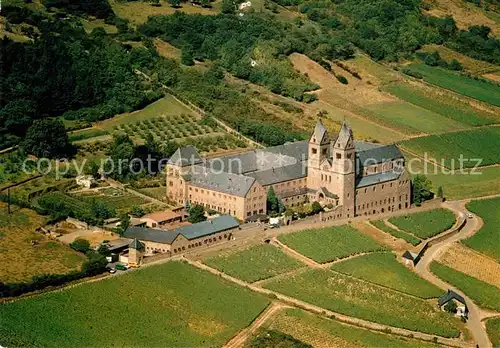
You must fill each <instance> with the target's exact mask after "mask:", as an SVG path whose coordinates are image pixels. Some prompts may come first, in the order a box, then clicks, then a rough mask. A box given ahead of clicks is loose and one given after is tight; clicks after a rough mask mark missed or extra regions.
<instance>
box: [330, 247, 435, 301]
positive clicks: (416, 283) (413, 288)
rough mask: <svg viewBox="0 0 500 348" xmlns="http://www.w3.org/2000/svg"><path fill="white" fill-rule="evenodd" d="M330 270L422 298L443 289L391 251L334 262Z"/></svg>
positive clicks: (433, 295) (431, 296)
mask: <svg viewBox="0 0 500 348" xmlns="http://www.w3.org/2000/svg"><path fill="white" fill-rule="evenodd" d="M332 270H334V271H337V272H340V273H344V274H347V275H350V276H353V277H355V278H360V279H363V280H366V281H369V282H372V283H375V284H379V285H383V286H386V287H389V288H391V289H394V290H399V291H401V292H405V293H407V294H410V295H414V296H417V297H421V298H424V299H428V298H433V297H439V296H440V295H442V293H443V291H442V290H441V289H439V288H437V287H436V286H434V285H432V284H431V283H429V282H428V281H426V280H424V279H422V278H420V277H419V276H418V275H417V274H416V273H415V272H412V271H411V270H409V269H408V268H406V267H405V266H404V265H402V264H401V263H399V262H398V261H396V256H395V255H394V254H392V253H373V254H367V255H361V256H358V257H356V258H353V259H349V260H346V261H342V262H339V263H335V264H333V265H332Z"/></svg>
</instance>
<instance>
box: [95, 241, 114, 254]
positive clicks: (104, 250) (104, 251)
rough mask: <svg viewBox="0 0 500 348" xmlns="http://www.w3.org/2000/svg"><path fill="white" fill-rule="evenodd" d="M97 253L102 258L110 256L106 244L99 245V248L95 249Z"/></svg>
mask: <svg viewBox="0 0 500 348" xmlns="http://www.w3.org/2000/svg"><path fill="white" fill-rule="evenodd" d="M97 252H98V253H99V254H101V255H102V256H110V255H111V251H109V248H108V246H107V245H106V244H101V245H99V248H97Z"/></svg>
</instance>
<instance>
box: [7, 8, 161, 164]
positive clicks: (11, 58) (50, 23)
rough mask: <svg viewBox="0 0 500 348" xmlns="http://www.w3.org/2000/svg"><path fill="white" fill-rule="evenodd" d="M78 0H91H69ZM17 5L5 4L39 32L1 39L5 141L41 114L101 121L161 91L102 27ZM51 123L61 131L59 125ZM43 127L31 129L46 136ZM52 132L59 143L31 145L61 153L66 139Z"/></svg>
mask: <svg viewBox="0 0 500 348" xmlns="http://www.w3.org/2000/svg"><path fill="white" fill-rule="evenodd" d="M77 2H78V3H86V2H85V1H82V2H80V1H74V2H73V1H70V2H69V3H75V4H76V3H77ZM61 3H63V2H61ZM66 3H68V2H67V1H66ZM16 9H18V8H17V7H7V8H3V9H2V14H4V13H5V15H6V17H8V18H14V19H15V20H16V21H21V22H24V21H26V22H29V23H31V24H32V25H34V26H36V27H37V28H38V30H37V32H38V33H39V34H38V36H37V37H36V38H34V40H33V41H32V42H23V43H21V42H14V41H11V40H10V39H8V38H3V39H1V40H0V59H1V61H0V64H1V65H2V79H1V80H0V91H1V94H2V98H0V137H1V138H3V139H0V143H2V142H4V141H5V140H4V139H7V138H10V139H12V137H15V138H16V137H17V139H18V142H19V141H20V139H22V138H23V137H25V136H26V134H28V133H29V132H30V127H32V126H33V127H35V121H37V120H43V119H47V118H49V117H56V116H61V115H64V117H65V118H67V119H71V120H81V119H85V120H88V121H96V120H100V119H104V118H108V117H112V116H114V115H115V114H117V113H122V112H130V111H133V110H136V109H138V108H141V107H143V106H145V105H147V104H149V103H150V102H151V101H153V100H156V99H158V98H159V97H161V96H162V93H161V90H160V88H159V87H158V86H151V85H147V84H145V83H144V82H143V81H142V80H141V78H140V77H139V76H138V75H137V74H136V73H135V72H134V64H135V62H134V59H136V58H137V57H136V56H134V55H132V54H130V52H129V51H128V49H127V48H126V47H124V46H123V45H121V44H120V43H118V42H116V41H115V40H114V39H113V38H111V37H108V36H106V34H105V32H104V31H103V29H102V28H97V29H95V30H94V31H93V32H92V33H90V34H87V33H86V32H85V30H84V29H83V27H82V26H81V25H79V24H78V22H77V21H76V20H73V19H68V20H66V21H62V20H57V19H52V18H51V17H50V16H48V15H44V14H41V13H34V12H31V11H29V10H27V9H26V8H23V10H22V11H20V10H16ZM4 11H5V12H4ZM10 13H14V14H15V15H12V14H10ZM18 17H19V18H18ZM49 126H54V127H56V128H55V130H56V131H59V128H60V127H59V125H56V124H55V123H53V124H51V125H49ZM43 127H45V125H44V124H39V125H38V127H37V128H36V129H34V130H33V131H32V133H35V134H33V136H34V139H38V138H39V136H42V137H43V138H47V136H46V135H43V134H41V132H42V128H43ZM47 131H48V129H47ZM53 138H54V139H52V141H57V143H52V144H48V146H47V147H46V150H44V151H39V150H37V149H36V148H37V146H36V145H34V144H30V143H27V144H26V145H27V146H28V147H29V151H33V152H37V153H38V154H43V155H49V157H56V156H59V155H60V154H61V147H65V141H66V139H65V138H64V137H60V136H59V133H58V134H57V137H56V136H54V137H53ZM55 138H59V139H55ZM44 141H51V140H48V139H44ZM38 147H39V148H40V146H38Z"/></svg>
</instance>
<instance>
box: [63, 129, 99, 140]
mask: <svg viewBox="0 0 500 348" xmlns="http://www.w3.org/2000/svg"><path fill="white" fill-rule="evenodd" d="M106 134H108V132H106V131H105V130H102V129H95V128H93V129H85V130H82V131H76V132H71V133H69V134H68V138H69V141H71V142H74V141H81V140H87V139H91V138H95V137H100V136H103V135H106Z"/></svg>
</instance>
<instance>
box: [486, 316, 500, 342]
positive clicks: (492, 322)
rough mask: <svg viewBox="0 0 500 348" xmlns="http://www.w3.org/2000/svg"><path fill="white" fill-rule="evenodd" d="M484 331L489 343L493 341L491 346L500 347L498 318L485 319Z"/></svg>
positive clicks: (499, 320) (499, 322)
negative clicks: (486, 333)
mask: <svg viewBox="0 0 500 348" xmlns="http://www.w3.org/2000/svg"><path fill="white" fill-rule="evenodd" d="M486 331H487V332H488V336H489V337H490V341H491V343H493V347H500V318H494V319H489V320H487V321H486Z"/></svg>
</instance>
